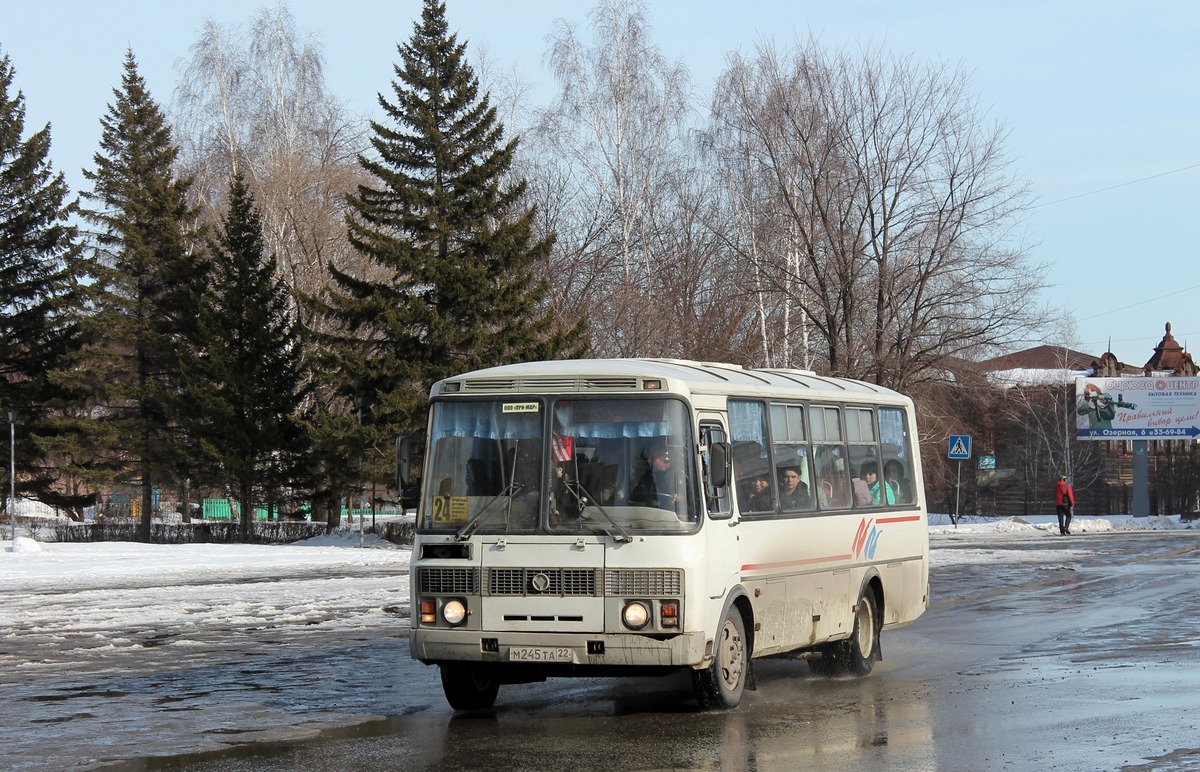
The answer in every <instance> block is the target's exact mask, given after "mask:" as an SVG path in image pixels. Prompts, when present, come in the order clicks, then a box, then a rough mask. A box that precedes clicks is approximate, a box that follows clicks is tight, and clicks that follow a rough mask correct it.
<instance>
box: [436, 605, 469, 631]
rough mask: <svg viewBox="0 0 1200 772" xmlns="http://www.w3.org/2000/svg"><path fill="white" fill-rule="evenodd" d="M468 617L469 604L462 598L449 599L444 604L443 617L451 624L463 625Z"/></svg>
mask: <svg viewBox="0 0 1200 772" xmlns="http://www.w3.org/2000/svg"><path fill="white" fill-rule="evenodd" d="M466 618H467V606H466V604H465V603H463V602H462V601H461V600H448V601H446V602H445V603H444V604H443V605H442V619H444V620H446V624H449V625H461V624H462V623H463V620H464V619H466Z"/></svg>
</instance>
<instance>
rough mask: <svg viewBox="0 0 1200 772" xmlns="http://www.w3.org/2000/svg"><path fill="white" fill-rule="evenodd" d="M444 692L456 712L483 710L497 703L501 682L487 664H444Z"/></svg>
mask: <svg viewBox="0 0 1200 772" xmlns="http://www.w3.org/2000/svg"><path fill="white" fill-rule="evenodd" d="M438 668H439V669H440V670H441V671H442V691H443V692H445V693H446V702H449V703H450V707H452V708H454V709H455V710H483V709H485V708H490V707H492V705H493V704H494V703H495V702H496V695H497V694H498V693H499V692H500V680H499V679H498V678H497V677H496V671H495V669H494V668H493V667H492V666H491V665H489V664H487V663H485V662H442V663H441V664H440V665H439V666H438Z"/></svg>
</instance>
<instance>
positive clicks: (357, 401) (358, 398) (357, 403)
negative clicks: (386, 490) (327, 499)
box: [354, 394, 366, 549]
mask: <svg viewBox="0 0 1200 772" xmlns="http://www.w3.org/2000/svg"><path fill="white" fill-rule="evenodd" d="M362 404H363V397H362V395H361V394H355V395H354V409H355V410H356V411H358V433H359V435H360V436H359V442H361V441H362V437H361V435H362ZM358 485H359V497H358V503H359V504H362V450H361V449H360V450H359V451H358ZM365 519H366V518H365V517H363V513H362V510H361V509H360V510H359V511H358V546H359V548H360V549H361V548H362V547H363V526H364V525H365V523H364V522H363V521H364V520H365Z"/></svg>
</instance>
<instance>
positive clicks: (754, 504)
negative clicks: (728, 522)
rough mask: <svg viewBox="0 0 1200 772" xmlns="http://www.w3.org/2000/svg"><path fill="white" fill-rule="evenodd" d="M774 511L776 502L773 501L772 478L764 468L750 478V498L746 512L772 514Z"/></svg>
mask: <svg viewBox="0 0 1200 772" xmlns="http://www.w3.org/2000/svg"><path fill="white" fill-rule="evenodd" d="M773 509H775V502H773V501H772V500H771V478H770V477H768V476H767V470H766V469H765V468H762V469H761V470H760V471H759V472H758V474H756V475H754V476H753V477H752V478H750V497H749V503H748V504H747V509H746V511H747V512H770V511H771V510H773Z"/></svg>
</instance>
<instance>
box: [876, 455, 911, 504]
mask: <svg viewBox="0 0 1200 772" xmlns="http://www.w3.org/2000/svg"><path fill="white" fill-rule="evenodd" d="M883 480H884V482H886V483H887V484H888V487H890V488H891V489H892V495H893V496H894V497H895V499H896V503H897V504H910V503H912V483H910V482H909V481H908V479H907V478H906V477H905V476H904V464H903V463H902V462H901V461H900V460H899V459H895V458H889V459H888V460H887V461H885V462H884V464H883Z"/></svg>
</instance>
